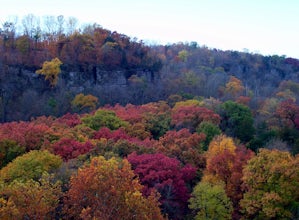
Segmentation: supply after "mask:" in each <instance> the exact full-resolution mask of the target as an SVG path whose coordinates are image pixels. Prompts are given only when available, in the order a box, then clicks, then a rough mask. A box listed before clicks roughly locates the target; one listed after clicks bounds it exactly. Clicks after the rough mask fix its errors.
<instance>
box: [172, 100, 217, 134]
mask: <svg viewBox="0 0 299 220" xmlns="http://www.w3.org/2000/svg"><path fill="white" fill-rule="evenodd" d="M171 119H172V120H171V123H172V124H173V125H174V126H175V127H176V128H177V129H180V128H188V129H190V130H191V131H195V130H196V128H197V126H198V125H199V124H200V123H201V122H203V121H208V122H211V123H214V124H219V122H220V116H219V115H218V114H216V113H215V112H213V111H212V110H210V109H207V108H205V107H199V106H194V105H187V106H177V105H176V106H175V107H174V108H173V109H172V114H171Z"/></svg>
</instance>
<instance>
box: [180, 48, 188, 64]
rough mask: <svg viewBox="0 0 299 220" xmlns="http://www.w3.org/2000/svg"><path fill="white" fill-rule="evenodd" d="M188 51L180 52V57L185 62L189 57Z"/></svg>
mask: <svg viewBox="0 0 299 220" xmlns="http://www.w3.org/2000/svg"><path fill="white" fill-rule="evenodd" d="M188 55H189V53H188V51H187V50H181V51H180V52H179V53H178V58H179V59H180V60H181V61H183V62H186V61H187V58H188Z"/></svg>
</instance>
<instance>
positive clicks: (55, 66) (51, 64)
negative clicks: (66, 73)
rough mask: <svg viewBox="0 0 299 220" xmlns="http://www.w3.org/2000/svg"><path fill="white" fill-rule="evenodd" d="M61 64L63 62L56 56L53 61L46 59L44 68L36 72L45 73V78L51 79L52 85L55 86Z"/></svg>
mask: <svg viewBox="0 0 299 220" xmlns="http://www.w3.org/2000/svg"><path fill="white" fill-rule="evenodd" d="M61 64H62V62H61V61H60V60H59V59H58V58H57V57H56V58H54V59H52V60H51V61H45V62H44V63H43V66H42V68H41V69H39V70H37V71H36V73H37V74H41V75H44V76H45V80H49V82H50V85H51V86H52V87H53V86H55V85H56V84H57V81H58V75H59V73H60V72H61V69H60V65H61Z"/></svg>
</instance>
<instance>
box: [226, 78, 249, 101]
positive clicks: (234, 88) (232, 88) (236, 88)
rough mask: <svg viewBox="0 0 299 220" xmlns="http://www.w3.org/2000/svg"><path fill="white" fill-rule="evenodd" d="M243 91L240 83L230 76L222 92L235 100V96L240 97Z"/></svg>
mask: <svg viewBox="0 0 299 220" xmlns="http://www.w3.org/2000/svg"><path fill="white" fill-rule="evenodd" d="M244 89H245V88H244V86H243V83H242V81H241V80H239V79H238V78H237V77H235V76H231V77H230V79H229V81H228V82H227V83H226V84H225V89H224V91H225V93H226V94H228V95H231V96H232V97H234V98H235V97H236V96H237V95H240V94H241V93H242V92H243V91H244Z"/></svg>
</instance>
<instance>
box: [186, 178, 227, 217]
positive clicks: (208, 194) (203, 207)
mask: <svg viewBox="0 0 299 220" xmlns="http://www.w3.org/2000/svg"><path fill="white" fill-rule="evenodd" d="M189 202H190V204H189V208H190V209H192V210H194V211H195V212H196V216H195V219H197V220H214V219H217V220H218V219H219V220H227V219H232V218H231V214H232V210H233V209H232V203H231V201H230V199H229V198H228V197H227V195H226V193H225V190H224V187H223V185H221V184H211V183H208V182H200V183H198V184H197V185H196V186H195V187H194V189H193V192H192V197H191V198H190V199H189Z"/></svg>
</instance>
